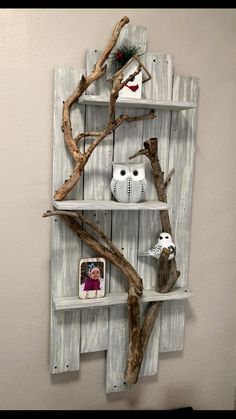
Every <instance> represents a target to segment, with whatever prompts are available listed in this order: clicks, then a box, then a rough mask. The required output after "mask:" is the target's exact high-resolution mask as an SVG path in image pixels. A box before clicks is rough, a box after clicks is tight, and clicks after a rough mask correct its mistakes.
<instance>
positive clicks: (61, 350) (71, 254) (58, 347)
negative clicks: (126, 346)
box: [50, 66, 84, 373]
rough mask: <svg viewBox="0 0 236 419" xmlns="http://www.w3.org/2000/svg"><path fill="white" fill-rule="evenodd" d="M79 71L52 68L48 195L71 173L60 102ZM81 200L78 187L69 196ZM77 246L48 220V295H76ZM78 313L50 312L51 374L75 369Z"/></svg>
mask: <svg viewBox="0 0 236 419" xmlns="http://www.w3.org/2000/svg"><path fill="white" fill-rule="evenodd" d="M83 73H84V72H83V70H77V69H72V68H67V67H64V66H59V67H56V69H55V80H54V135H53V185H52V193H53V194H54V191H55V190H56V189H57V188H58V187H59V186H61V185H62V184H63V182H64V180H65V179H66V178H68V177H69V176H70V174H71V171H72V167H73V162H72V159H71V156H70V155H69V153H68V150H67V149H66V146H65V143H64V138H63V134H62V131H61V123H62V103H63V100H65V99H66V98H67V97H68V96H69V95H70V94H71V93H72V92H73V90H74V89H75V87H76V85H77V84H78V82H79V80H80V78H81V76H82V74H83ZM83 119H84V106H81V105H78V104H76V105H75V106H74V108H73V111H72V115H71V121H72V129H73V133H74V135H76V134H77V133H78V131H83V130H84V122H83ZM69 198H70V199H75V198H77V199H81V198H82V188H81V185H78V186H76V188H75V189H74V190H73V191H72V192H71V193H70V194H69ZM80 250H81V246H80V243H79V242H78V240H77V239H76V236H75V235H74V233H73V232H71V231H70V230H69V228H68V227H67V226H66V225H65V224H64V223H62V222H61V220H60V219H59V218H54V219H53V220H52V257H51V260H52V263H51V296H52V298H54V297H62V296H63V297H64V296H70V295H77V293H78V267H77V265H78V255H79V254H80ZM79 348H80V313H79V312H77V313H76V312H74V313H56V312H54V311H53V310H51V339H50V369H51V372H52V373H59V372H67V371H75V370H78V369H79V364H80V359H79Z"/></svg>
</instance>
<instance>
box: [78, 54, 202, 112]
mask: <svg viewBox="0 0 236 419" xmlns="http://www.w3.org/2000/svg"><path fill="white" fill-rule="evenodd" d="M149 54H150V53H149ZM154 55H155V54H151V56H152V57H153V56H154ZM159 59H160V55H159ZM152 74H153V73H152ZM146 86H149V84H148V83H147V84H146V85H144V86H143V87H146ZM158 93H161V92H158ZM78 102H79V104H83V105H96V106H108V104H109V98H108V97H105V96H99V95H86V94H85V95H83V96H81V97H80V98H79V100H78ZM116 103H117V106H119V107H122V108H123V107H125V108H132V109H139V108H141V109H157V110H163V111H182V110H186V109H192V108H196V107H197V104H196V103H194V102H187V101H186V102H184V101H173V100H161V99H159V100H154V99H151V100H149V99H138V100H136V101H135V99H128V98H118V99H117V102H116Z"/></svg>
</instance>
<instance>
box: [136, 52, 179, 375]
mask: <svg viewBox="0 0 236 419" xmlns="http://www.w3.org/2000/svg"><path fill="white" fill-rule="evenodd" d="M145 64H146V66H147V68H148V70H149V71H150V73H151V74H152V79H151V80H150V81H148V82H147V83H145V84H144V86H143V87H144V92H143V93H144V98H145V100H151V101H170V100H171V95H172V73H173V59H172V56H171V55H170V54H158V53H146V55H145ZM170 124H171V112H170V111H164V112H163V111H159V112H157V116H156V119H155V120H153V121H146V122H145V123H144V134H143V140H144V141H146V140H148V139H149V138H151V137H158V138H159V142H158V143H159V153H158V155H159V159H160V164H161V168H162V170H163V171H164V172H165V173H167V168H168V153H169V134H170ZM146 174H147V181H148V185H149V194H148V197H147V198H148V199H157V192H156V188H155V184H154V180H153V174H152V169H151V165H150V163H149V161H148V162H147V164H146ZM160 232H161V223H160V216H159V213H158V212H153V213H149V212H147V211H142V212H141V213H140V224H139V252H142V251H143V250H147V249H148V247H150V246H153V245H154V244H155V243H156V242H157V238H158V235H159V233H160ZM157 265H158V264H157V261H156V260H155V259H153V258H139V259H138V272H139V274H140V276H141V277H142V278H143V281H144V288H145V289H150V290H155V289H156V283H157ZM143 308H144V307H143ZM160 318H161V317H160V315H159V316H158V319H157V321H156V323H155V326H154V328H153V331H152V334H151V337H150V340H149V342H148V346H147V349H146V354H145V357H144V360H143V364H142V368H141V371H140V375H154V374H157V371H158V359H159V338H160V324H161V323H160Z"/></svg>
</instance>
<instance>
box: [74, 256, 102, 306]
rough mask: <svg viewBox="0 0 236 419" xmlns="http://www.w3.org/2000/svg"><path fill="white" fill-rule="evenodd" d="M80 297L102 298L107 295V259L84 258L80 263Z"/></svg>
mask: <svg viewBox="0 0 236 419" xmlns="http://www.w3.org/2000/svg"><path fill="white" fill-rule="evenodd" d="M79 267H80V269H79V278H80V286H79V297H80V298H83V299H85V298H100V297H104V295H105V282H104V277H105V259H103V258H86V259H85V258H84V259H81V260H80V265H79Z"/></svg>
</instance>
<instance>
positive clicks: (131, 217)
mask: <svg viewBox="0 0 236 419" xmlns="http://www.w3.org/2000/svg"><path fill="white" fill-rule="evenodd" d="M126 30H128V32H127V34H128V33H129V39H130V41H132V43H134V44H135V45H137V42H138V43H139V42H140V46H141V47H142V49H143V50H144V51H145V49H146V42H147V38H146V35H147V33H146V29H144V28H143V27H135V29H133V28H132V27H131V26H130V27H129V28H128V29H126ZM126 30H124V31H123V35H122V37H121V41H122V39H124V38H125V37H126V35H125V32H126ZM129 31H130V32H129ZM131 33H132V36H131ZM123 37H124V38H123ZM128 111H129V110H128V109H127V108H122V109H121V108H119V107H118V106H117V115H119V114H121V113H128ZM145 112H146V111H145V110H144V109H143V110H141V109H136V110H133V111H132V115H135V116H136V115H142V114H144V113H145ZM142 133H143V121H138V122H137V123H132V124H128V123H124V124H122V125H121V126H120V127H119V128H118V129H117V130H116V131H115V134H114V154H113V160H114V161H115V162H124V161H128V158H129V156H131V155H133V154H134V153H136V152H137V150H138V149H139V148H141V146H142ZM140 161H144V159H138V162H140ZM138 225H139V212H138V211H122V212H118V211H116V212H113V214H112V240H113V242H114V243H115V245H117V247H118V248H119V249H120V250H121V251H122V253H123V254H124V256H125V257H126V258H127V259H128V260H129V261H130V263H131V264H132V265H133V266H134V267H135V266H137V252H138ZM119 291H127V280H126V278H125V277H124V276H123V275H122V273H121V272H120V271H119V270H118V269H117V268H116V267H114V266H113V265H112V266H111V277H110V292H119ZM118 333H119V337H118V336H117V334H118ZM127 334H128V321H127V307H110V317H109V340H108V351H107V358H106V392H107V393H110V392H113V391H122V390H127V389H128V388H129V387H127V386H126V384H124V371H125V366H126V362H127V349H128V338H127ZM117 339H118V340H119V342H117ZM117 344H119V346H117ZM118 347H119V350H117V348H118Z"/></svg>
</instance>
